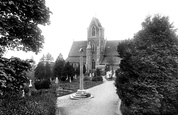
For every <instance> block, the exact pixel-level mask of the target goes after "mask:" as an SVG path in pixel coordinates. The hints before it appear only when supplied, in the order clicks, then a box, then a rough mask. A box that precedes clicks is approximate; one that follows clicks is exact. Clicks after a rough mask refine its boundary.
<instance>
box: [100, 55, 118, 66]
mask: <svg viewBox="0 0 178 115" xmlns="http://www.w3.org/2000/svg"><path fill="white" fill-rule="evenodd" d="M108 57H109V56H105V57H104V58H103V60H102V62H101V65H105V64H108V61H107V58H108ZM113 60H114V64H115V65H117V64H119V63H120V61H121V58H120V57H116V56H115V57H113Z"/></svg>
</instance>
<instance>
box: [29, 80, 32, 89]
mask: <svg viewBox="0 0 178 115" xmlns="http://www.w3.org/2000/svg"><path fill="white" fill-rule="evenodd" d="M29 87H32V80H31V79H30V84H29Z"/></svg>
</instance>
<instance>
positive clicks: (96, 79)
mask: <svg viewBox="0 0 178 115" xmlns="http://www.w3.org/2000/svg"><path fill="white" fill-rule="evenodd" d="M92 81H103V78H102V77H101V76H94V77H92Z"/></svg>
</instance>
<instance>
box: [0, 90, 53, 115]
mask: <svg viewBox="0 0 178 115" xmlns="http://www.w3.org/2000/svg"><path fill="white" fill-rule="evenodd" d="M0 103H1V104H0V114H1V115H55V113H56V96H55V94H54V93H50V92H49V93H45V94H41V95H35V96H30V97H25V98H6V99H2V100H0Z"/></svg>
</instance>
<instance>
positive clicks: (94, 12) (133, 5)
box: [5, 0, 178, 62]
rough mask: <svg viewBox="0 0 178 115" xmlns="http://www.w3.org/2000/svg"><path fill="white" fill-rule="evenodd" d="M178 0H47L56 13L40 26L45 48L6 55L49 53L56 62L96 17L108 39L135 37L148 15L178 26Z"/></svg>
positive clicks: (11, 52) (66, 53) (39, 55)
mask: <svg viewBox="0 0 178 115" xmlns="http://www.w3.org/2000/svg"><path fill="white" fill-rule="evenodd" d="M177 3H178V1H177V0H46V5H47V6H48V7H49V8H50V10H51V11H52V12H53V14H51V18H50V21H51V25H49V26H40V28H41V30H42V34H43V35H44V37H45V43H44V48H43V49H42V51H41V52H40V53H39V54H38V55H36V54H35V53H32V52H28V53H25V52H13V51H8V52H7V53H6V54H5V56H6V57H11V56H16V57H20V58H22V59H30V58H32V56H33V58H34V59H35V61H36V62H39V60H40V58H41V57H42V55H43V54H46V53H50V54H51V55H52V56H53V57H54V61H55V59H56V58H57V56H58V55H59V53H61V54H62V55H63V57H64V59H66V58H67V56H68V53H69V51H70V48H71V46H72V43H73V41H80V40H87V28H88V27H89V24H90V22H91V20H92V18H93V17H96V18H98V19H99V21H100V23H101V25H102V27H104V28H105V39H107V40H124V39H128V38H132V37H133V35H134V34H135V33H137V32H138V31H139V30H140V29H141V28H142V26H141V23H142V22H143V21H144V19H145V18H146V17H147V16H148V15H151V16H153V15H155V14H160V15H162V16H169V19H170V22H171V23H172V22H173V23H174V26H175V28H178V14H177V11H178V5H177Z"/></svg>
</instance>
